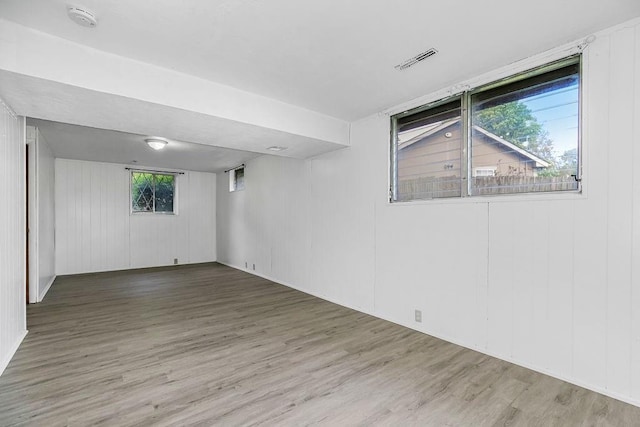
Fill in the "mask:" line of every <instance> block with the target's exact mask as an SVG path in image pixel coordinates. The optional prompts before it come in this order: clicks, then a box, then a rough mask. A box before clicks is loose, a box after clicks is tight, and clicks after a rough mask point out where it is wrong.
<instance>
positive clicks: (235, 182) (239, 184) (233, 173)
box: [229, 166, 244, 192]
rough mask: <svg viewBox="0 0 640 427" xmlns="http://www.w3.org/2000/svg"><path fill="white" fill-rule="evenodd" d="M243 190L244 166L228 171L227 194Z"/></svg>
mask: <svg viewBox="0 0 640 427" xmlns="http://www.w3.org/2000/svg"><path fill="white" fill-rule="evenodd" d="M241 190H244V166H240V167H237V168H235V169H231V170H229V192H234V191H241Z"/></svg>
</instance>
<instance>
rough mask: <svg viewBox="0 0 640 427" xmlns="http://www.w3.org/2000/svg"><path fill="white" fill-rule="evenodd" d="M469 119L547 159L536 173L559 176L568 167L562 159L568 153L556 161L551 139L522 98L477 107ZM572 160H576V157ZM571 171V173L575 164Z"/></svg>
mask: <svg viewBox="0 0 640 427" xmlns="http://www.w3.org/2000/svg"><path fill="white" fill-rule="evenodd" d="M473 122H474V124H475V125H478V126H480V127H481V128H483V129H485V130H487V131H489V132H491V133H493V134H495V135H497V136H499V137H500V138H502V139H504V140H506V141H509V142H511V143H512V144H514V145H516V146H518V147H520V148H522V149H524V150H527V151H528V152H530V153H532V154H535V155H536V156H538V157H540V158H541V159H543V160H546V161H548V162H549V163H551V166H549V167H547V168H545V169H543V170H540V171H539V172H538V175H539V176H546V177H551V176H559V175H561V174H564V173H565V172H566V170H568V169H570V167H569V164H568V163H566V162H570V157H571V154H569V155H568V156H569V157H567V158H566V162H565V163H562V166H560V165H558V164H556V163H557V161H556V159H555V156H554V155H553V141H552V140H551V139H550V138H549V134H548V132H547V131H546V130H545V129H544V127H543V126H542V124H540V123H538V120H537V119H536V117H535V116H534V115H533V114H532V112H531V110H530V109H529V107H527V106H526V105H525V104H523V103H522V102H519V101H514V102H509V103H506V104H500V105H496V106H494V107H489V108H485V109H483V110H480V111H477V112H476V113H475V114H474V116H473ZM570 151H571V150H570ZM573 151H576V150H573ZM567 153H568V152H567ZM567 153H565V154H563V156H562V157H561V161H564V160H562V159H563V158H564V156H565V155H566V154H567ZM574 158H575V155H574ZM575 164H577V159H576V160H575ZM572 173H575V167H574V172H572ZM569 175H570V174H569Z"/></svg>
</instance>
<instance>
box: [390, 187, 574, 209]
mask: <svg viewBox="0 0 640 427" xmlns="http://www.w3.org/2000/svg"><path fill="white" fill-rule="evenodd" d="M586 198H587V196H586V194H585V192H584V191H579V190H577V191H563V192H562V193H561V194H557V193H533V194H531V193H529V194H496V195H491V196H468V197H451V198H442V199H422V200H409V201H406V202H387V206H390V207H391V206H393V207H397V206H425V205H433V204H436V205H449V204H459V203H462V204H468V203H486V204H489V203H514V202H516V203H517V202H520V203H522V202H542V201H563V200H585V199H586Z"/></svg>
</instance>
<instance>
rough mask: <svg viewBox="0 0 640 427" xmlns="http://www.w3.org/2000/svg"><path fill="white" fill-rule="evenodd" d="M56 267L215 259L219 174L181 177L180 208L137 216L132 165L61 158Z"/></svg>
mask: <svg viewBox="0 0 640 427" xmlns="http://www.w3.org/2000/svg"><path fill="white" fill-rule="evenodd" d="M55 172H56V178H55V187H56V190H55V199H56V201H55V209H56V273H57V274H77V273H88V272H97V271H110V270H122V269H128V268H141V267H154V266H162V265H171V264H173V263H174V258H177V259H178V263H179V264H187V263H194V262H208V261H215V260H216V235H215V232H216V229H215V221H216V218H215V212H216V209H215V191H216V184H215V182H216V176H215V174H210V173H203V172H185V174H184V175H179V176H178V180H177V203H178V214H177V215H145V214H139V215H131V214H130V199H129V197H130V189H129V185H130V181H129V179H130V173H129V171H127V170H125V165H119V164H112V163H97V162H87V161H78V160H67V159H56V166H55Z"/></svg>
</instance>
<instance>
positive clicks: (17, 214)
mask: <svg viewBox="0 0 640 427" xmlns="http://www.w3.org/2000/svg"><path fill="white" fill-rule="evenodd" d="M24 132H25V121H24V117H17V116H16V115H15V114H14V113H13V111H11V109H10V108H9V107H8V106H7V105H5V104H4V102H3V101H2V100H0V171H2V179H0V200H2V207H1V208H0V374H2V372H3V371H4V370H5V368H6V367H7V365H8V364H9V361H10V360H11V357H12V356H13V354H14V353H15V351H16V350H17V349H18V346H19V345H20V342H21V341H22V339H23V338H24V336H25V335H26V333H27V325H26V283H25V269H26V265H25V256H26V253H25V249H26V218H25V216H26V188H25V177H26V168H25V134H24Z"/></svg>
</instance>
